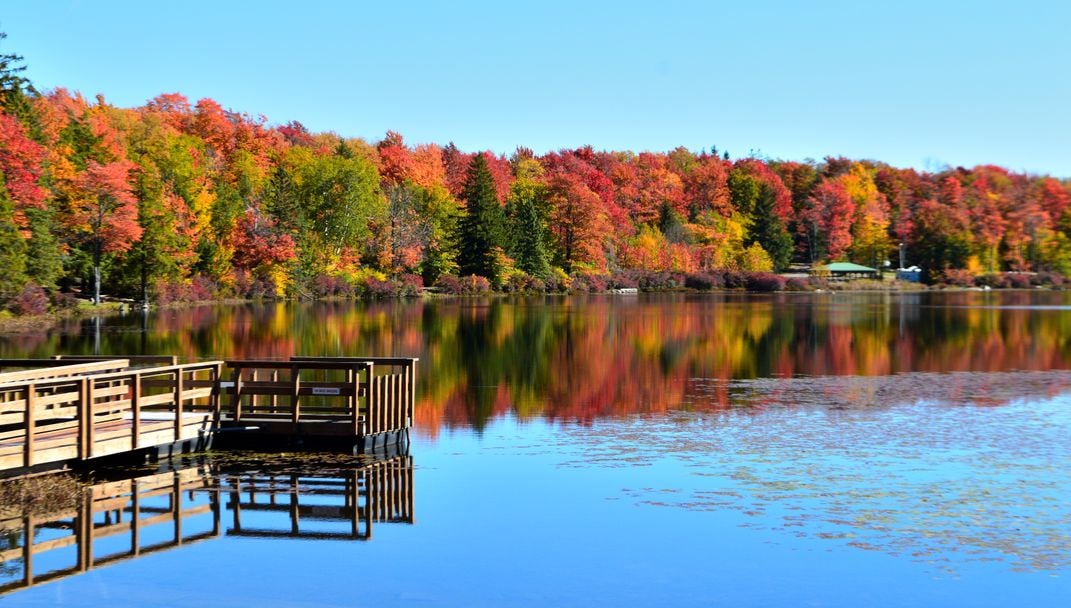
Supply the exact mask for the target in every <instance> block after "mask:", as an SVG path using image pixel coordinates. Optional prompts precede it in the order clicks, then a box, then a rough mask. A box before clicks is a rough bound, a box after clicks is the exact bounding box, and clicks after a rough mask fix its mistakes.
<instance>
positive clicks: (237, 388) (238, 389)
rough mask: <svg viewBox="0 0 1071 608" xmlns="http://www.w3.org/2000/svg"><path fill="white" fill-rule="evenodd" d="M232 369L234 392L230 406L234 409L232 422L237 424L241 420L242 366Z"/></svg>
mask: <svg viewBox="0 0 1071 608" xmlns="http://www.w3.org/2000/svg"><path fill="white" fill-rule="evenodd" d="M233 369H234V371H233V372H231V374H232V375H231V377H232V378H234V392H233V393H232V395H233V396H232V397H231V406H233V407H234V421H235V422H238V421H240V420H241V419H242V366H240V365H238V366H235V367H234V368H233Z"/></svg>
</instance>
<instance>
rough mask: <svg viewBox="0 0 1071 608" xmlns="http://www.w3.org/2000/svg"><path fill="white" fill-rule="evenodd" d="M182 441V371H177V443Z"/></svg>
mask: <svg viewBox="0 0 1071 608" xmlns="http://www.w3.org/2000/svg"><path fill="white" fill-rule="evenodd" d="M181 439H182V370H181V369H176V370H175V441H179V440H181Z"/></svg>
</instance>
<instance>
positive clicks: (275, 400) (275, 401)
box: [271, 369, 279, 414]
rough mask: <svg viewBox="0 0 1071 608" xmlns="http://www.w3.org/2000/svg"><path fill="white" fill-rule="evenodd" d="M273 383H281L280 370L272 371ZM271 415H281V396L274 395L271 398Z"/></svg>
mask: <svg viewBox="0 0 1071 608" xmlns="http://www.w3.org/2000/svg"><path fill="white" fill-rule="evenodd" d="M271 381H272V382H278V381H279V370H277V369H274V370H272V372H271ZM271 413H273V414H278V413H279V395H275V394H273V395H272V396H271Z"/></svg>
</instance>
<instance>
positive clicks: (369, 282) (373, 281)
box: [361, 277, 397, 300]
mask: <svg viewBox="0 0 1071 608" xmlns="http://www.w3.org/2000/svg"><path fill="white" fill-rule="evenodd" d="M362 287H363V289H362V290H361V291H362V292H363V295H364V296H365V297H369V298H372V299H373V300H379V299H381V298H390V297H394V295H395V294H397V288H396V287H395V285H394V282H393V281H389V280H386V279H377V278H375V277H368V278H366V279H365V280H364V285H363V286H362Z"/></svg>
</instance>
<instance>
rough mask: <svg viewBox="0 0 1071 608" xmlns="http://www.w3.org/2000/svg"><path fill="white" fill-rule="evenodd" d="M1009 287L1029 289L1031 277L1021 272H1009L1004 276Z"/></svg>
mask: <svg viewBox="0 0 1071 608" xmlns="http://www.w3.org/2000/svg"><path fill="white" fill-rule="evenodd" d="M1004 277H1005V280H1006V281H1007V287H1010V288H1012V289H1027V288H1028V287H1030V275H1028V274H1024V273H1021V272H1008V273H1005V274H1004Z"/></svg>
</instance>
